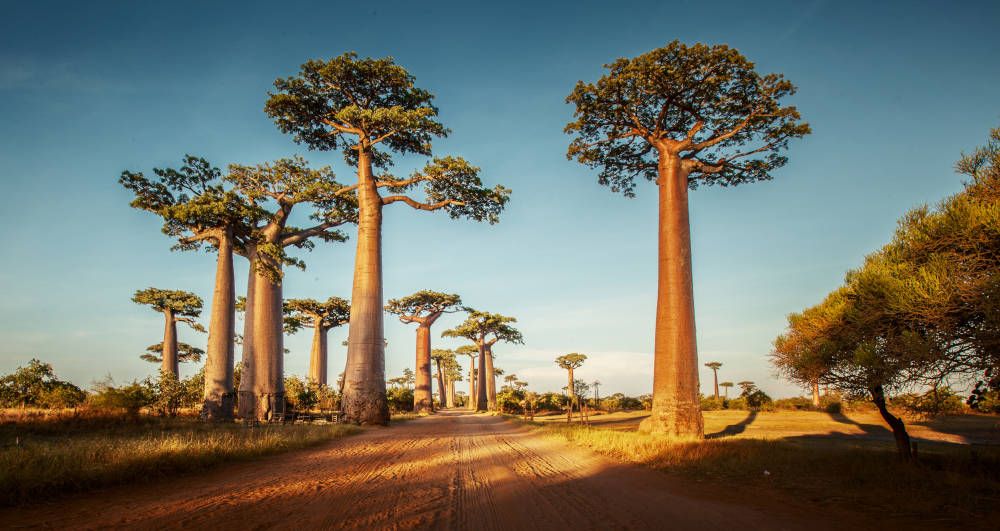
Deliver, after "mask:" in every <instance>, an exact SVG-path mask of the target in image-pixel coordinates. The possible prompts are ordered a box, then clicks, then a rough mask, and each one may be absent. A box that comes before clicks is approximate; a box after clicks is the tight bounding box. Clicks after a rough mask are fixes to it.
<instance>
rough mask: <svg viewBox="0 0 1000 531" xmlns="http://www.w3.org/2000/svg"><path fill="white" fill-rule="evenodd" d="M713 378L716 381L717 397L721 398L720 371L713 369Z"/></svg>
mask: <svg viewBox="0 0 1000 531" xmlns="http://www.w3.org/2000/svg"><path fill="white" fill-rule="evenodd" d="M712 380H714V381H715V398H719V371H718V369H712Z"/></svg>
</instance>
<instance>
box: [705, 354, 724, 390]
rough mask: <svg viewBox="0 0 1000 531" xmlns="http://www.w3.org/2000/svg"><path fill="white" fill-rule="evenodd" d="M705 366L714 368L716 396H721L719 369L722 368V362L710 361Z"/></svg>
mask: <svg viewBox="0 0 1000 531" xmlns="http://www.w3.org/2000/svg"><path fill="white" fill-rule="evenodd" d="M705 366H706V367H708V368H709V369H712V376H713V379H714V381H715V398H719V369H720V368H722V364H721V363H719V362H717V361H710V362H708V363H706V364H705Z"/></svg>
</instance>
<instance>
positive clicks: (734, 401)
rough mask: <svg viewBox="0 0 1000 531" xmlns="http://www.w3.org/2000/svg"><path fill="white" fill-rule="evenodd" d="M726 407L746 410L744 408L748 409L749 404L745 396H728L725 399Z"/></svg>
mask: <svg viewBox="0 0 1000 531" xmlns="http://www.w3.org/2000/svg"><path fill="white" fill-rule="evenodd" d="M726 409H735V410H741V411H746V410H748V409H750V406H748V405H747V399H746V398H743V397H740V398H730V399H729V400H726Z"/></svg>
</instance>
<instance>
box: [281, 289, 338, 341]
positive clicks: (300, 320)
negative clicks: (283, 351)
mask: <svg viewBox="0 0 1000 531" xmlns="http://www.w3.org/2000/svg"><path fill="white" fill-rule="evenodd" d="M283 310H284V313H285V332H288V333H295V332H298V331H299V330H301V329H303V328H314V327H316V326H317V325H318V326H319V327H320V328H321V329H322V330H323V331H324V332H325V331H327V330H329V329H331V328H335V327H337V326H341V325H345V324H347V323H348V321H350V318H351V303H350V302H349V301H348V300H346V299H342V298H340V297H330V298H329V299H327V300H325V301H323V302H320V301H317V300H315V299H287V300H285V302H284V307H283Z"/></svg>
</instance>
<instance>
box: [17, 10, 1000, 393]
mask: <svg viewBox="0 0 1000 531" xmlns="http://www.w3.org/2000/svg"><path fill="white" fill-rule="evenodd" d="M206 4H208V3H202V2H170V3H166V2H164V3H153V2H133V3H124V2H105V3H82V2H73V3H65V4H60V3H55V2H36V3H28V2H20V3H16V4H15V3H10V2H8V3H5V4H4V6H3V8H2V13H3V16H0V116H2V119H0V139H2V141H0V161H2V162H3V164H2V166H0V179H2V183H3V189H4V192H5V193H3V194H2V195H0V249H2V253H3V255H2V257H3V260H2V268H0V290H2V293H3V294H4V297H0V337H2V341H0V373H6V372H9V371H10V370H12V369H14V368H15V367H17V366H19V365H23V364H24V363H26V362H27V360H28V359H30V358H32V357H38V358H41V359H43V360H45V361H48V362H51V363H52V364H53V365H54V366H55V368H56V371H57V373H59V374H60V375H61V376H63V377H66V378H68V379H70V380H73V381H75V382H77V383H78V384H81V385H89V383H90V382H91V381H93V380H95V379H99V378H101V377H103V376H104V375H106V374H111V375H112V376H113V377H114V378H115V379H116V380H118V381H123V380H128V379H131V378H135V377H142V376H145V375H148V374H151V373H152V372H154V371H155V367H154V366H152V365H151V364H148V363H146V362H143V361H141V360H139V359H138V354H139V353H140V352H141V351H142V350H143V349H144V348H145V346H146V345H149V344H151V343H155V342H157V341H159V340H160V337H161V334H162V322H161V321H160V318H159V316H158V315H156V314H155V313H153V312H152V311H150V310H149V309H147V308H145V307H139V306H137V305H135V304H133V303H132V302H131V300H130V299H131V295H132V293H133V292H134V291H135V290H136V289H139V288H144V287H147V286H150V285H155V286H158V287H163V288H174V289H186V290H191V291H194V292H196V293H198V294H200V295H201V296H202V297H204V298H205V299H206V302H207V301H208V300H209V298H210V296H211V288H212V281H213V267H214V260H213V257H212V255H209V254H204V253H171V252H170V251H169V247H170V245H171V242H170V241H169V240H168V239H167V238H166V237H165V236H163V235H162V234H160V232H159V223H158V222H157V220H156V219H154V218H153V217H152V216H151V215H149V214H146V213H143V212H138V211H134V210H132V209H130V208H129V207H128V201H129V196H128V194H127V193H126V192H125V191H124V190H123V189H122V188H121V187H120V186H119V185H118V184H117V177H118V175H119V174H120V173H121V171H122V170H124V169H130V170H144V171H149V169H150V168H152V167H154V166H158V167H162V166H166V165H174V164H176V163H177V161H179V160H180V158H181V157H182V156H183V155H184V154H185V153H192V154H197V155H201V156H204V157H206V158H208V159H209V160H211V161H213V162H215V163H216V164H217V165H220V166H224V165H226V164H228V163H230V162H239V163H257V162H263V161H267V160H271V159H274V158H278V157H284V156H289V155H292V154H296V153H300V154H303V155H305V156H306V157H307V158H308V159H309V160H311V161H313V162H314V163H316V164H330V165H332V166H333V168H334V170H335V171H336V172H337V173H338V175H339V176H340V178H341V179H342V180H345V181H349V180H351V179H352V178H353V175H352V172H351V168H349V167H348V166H346V165H345V164H344V162H343V160H342V159H341V158H340V157H339V155H337V154H334V153H317V152H307V151H306V150H305V149H304V148H302V147H301V146H297V145H295V144H294V143H293V142H292V141H291V139H290V138H289V137H287V136H285V135H283V134H281V133H280V132H279V131H278V130H277V129H276V128H275V127H274V125H273V124H272V123H271V122H270V120H269V119H268V118H267V117H266V116H265V115H264V113H263V105H264V101H265V98H266V92H267V91H268V90H269V89H270V88H271V83H272V82H273V80H274V79H275V78H276V77H279V76H287V75H291V74H293V73H294V72H295V71H297V68H298V65H299V64H301V63H302V62H304V61H305V60H307V59H312V58H328V57H331V56H335V55H339V54H340V53H342V52H344V51H349V50H355V51H357V52H358V53H359V54H361V55H363V56H373V57H381V56H385V55H392V56H394V57H395V58H396V60H397V61H398V62H399V63H400V64H402V65H404V66H405V67H406V68H408V69H409V70H410V72H411V73H413V74H414V75H415V76H416V78H417V83H418V85H420V86H422V87H424V88H426V89H428V90H430V91H431V92H432V93H434V94H435V95H436V96H437V100H436V103H437V105H438V106H439V108H440V109H441V119H442V121H443V122H444V123H445V124H446V125H447V126H448V127H450V128H451V129H452V135H451V136H450V137H449V138H447V139H443V140H440V141H438V142H436V143H435V146H434V148H435V153H436V154H440V155H443V154H455V155H461V156H464V157H466V158H467V159H469V160H470V161H471V162H473V163H474V164H476V165H478V166H481V167H482V168H483V176H484V178H485V179H486V180H487V181H488V182H491V183H496V182H499V183H503V184H505V185H506V186H508V187H509V188H512V189H513V198H512V201H511V203H510V206H509V208H508V209H507V211H506V212H505V214H504V217H503V221H502V222H501V223H500V224H499V225H496V226H492V227H491V226H488V225H479V224H475V223H471V222H462V221H453V220H450V219H448V218H447V216H445V215H441V214H428V213H424V212H417V211H413V210H410V209H408V208H405V207H403V206H402V205H395V206H393V207H389V208H387V209H386V216H385V225H384V236H385V240H384V245H385V249H384V259H385V293H386V296H387V297H396V296H402V295H406V294H409V293H412V292H413V291H416V290H418V289H425V288H426V289H435V290H440V291H449V292H456V293H459V294H461V295H462V297H463V298H464V300H465V302H466V303H467V304H469V305H471V306H474V307H476V308H480V309H485V310H489V311H495V312H500V313H504V314H508V315H513V316H516V317H517V318H518V319H519V324H520V328H521V330H522V331H523V333H524V336H525V340H526V342H525V345H523V346H501V347H498V348H497V349H495V350H496V354H497V362H496V364H497V366H499V367H503V368H504V369H506V370H507V371H508V373H509V372H516V373H517V374H518V375H519V376H521V377H522V379H525V380H527V381H528V382H529V383H531V384H532V386H533V387H535V388H539V389H552V390H555V389H558V388H559V387H561V386H562V385H563V383H562V381H563V379H564V375H563V374H562V373H561V371H560V370H559V369H558V368H557V367H556V366H555V365H554V364H553V362H552V359H553V358H555V357H556V356H557V355H560V354H563V353H566V352H573V351H577V352H584V353H587V354H588V355H589V356H590V360H589V361H588V362H587V364H586V365H584V367H583V368H582V369H581V370H579V371H578V374H579V377H581V378H584V379H587V380H592V379H595V378H596V379H600V380H601V381H602V382H603V383H604V385H603V386H602V393H607V392H615V391H623V392H627V393H630V394H639V393H644V392H648V391H649V390H650V389H651V386H652V377H651V374H650V367H651V354H650V352H651V350H652V325H653V312H654V308H655V280H656V277H655V252H656V240H655V236H656V202H655V200H656V197H655V187H654V186H653V185H652V184H644V185H643V186H640V187H639V189H638V197H637V198H635V199H626V198H623V197H621V196H619V195H615V194H612V193H611V192H610V191H609V190H608V189H606V188H603V187H601V186H599V185H598V184H597V182H596V176H595V173H594V172H593V171H591V170H588V169H587V168H585V167H582V166H580V165H578V164H576V163H573V162H570V161H567V160H566V158H565V152H566V145H567V143H568V138H567V136H566V135H564V134H563V133H562V128H563V126H564V125H565V124H566V122H567V121H569V119H570V117H571V114H572V110H571V108H570V107H569V106H568V105H566V104H565V103H564V98H565V96H566V95H567V94H568V93H569V91H570V90H571V88H572V86H573V84H574V83H575V82H576V81H577V80H579V79H584V80H594V79H596V78H597V77H598V76H600V75H601V73H602V70H601V65H602V64H604V63H607V62H609V61H611V60H613V59H615V58H617V57H621V56H632V55H637V54H640V53H643V52H646V51H648V50H650V49H653V48H656V47H659V46H662V45H664V44H666V43H667V42H669V41H671V40H673V39H680V40H682V41H685V42H689V43H691V42H705V43H713V44H714V43H726V44H729V45H731V46H734V47H736V48H738V49H739V50H740V51H742V52H743V53H744V54H745V55H746V56H747V57H749V58H750V59H751V60H753V61H755V62H756V63H757V65H758V68H759V69H760V70H761V71H764V72H772V71H773V72H781V73H783V74H785V75H786V76H787V77H788V78H789V79H790V80H792V82H794V83H795V84H796V85H797V86H798V87H799V93H798V94H797V95H796V96H795V97H794V103H795V104H796V105H798V107H799V108H800V110H801V112H802V114H803V116H804V118H805V119H806V120H808V121H809V122H810V124H811V125H812V126H813V130H814V134H813V135H811V136H809V137H807V138H806V139H805V140H803V141H799V142H796V143H794V144H793V145H792V146H791V149H790V150H789V153H788V155H789V157H790V163H789V164H788V165H787V166H786V167H785V168H783V169H781V170H780V171H778V172H777V173H776V174H775V179H774V181H772V182H766V183H758V184H752V185H746V186H741V187H738V188H730V189H712V188H701V189H699V190H697V191H696V192H694V193H693V194H692V196H691V222H692V233H693V245H694V249H693V253H694V266H695V272H694V276H695V298H696V303H695V307H696V312H697V326H698V344H699V350H700V359H701V361H702V362H703V363H704V362H706V361H710V360H715V361H720V362H722V363H723V368H722V370H721V371H720V378H722V379H726V380H733V381H739V380H753V381H756V382H758V384H760V385H761V387H763V388H764V389H765V390H766V391H768V392H771V393H773V394H777V395H781V396H786V395H792V394H795V393H797V392H798V391H797V390H796V389H795V388H794V387H793V386H791V385H789V384H787V383H783V382H781V381H779V380H777V379H775V378H774V376H773V375H772V372H773V371H772V369H771V368H770V366H769V365H768V363H767V353H768V351H769V349H770V344H771V341H772V340H773V339H774V337H775V336H776V334H778V333H780V332H781V331H782V329H783V327H784V323H785V316H786V314H788V313H789V312H793V311H798V310H801V309H802V308H804V307H806V306H808V305H811V304H814V303H815V302H817V301H819V300H820V299H821V298H822V296H823V295H825V294H826V293H827V292H828V291H830V290H831V289H833V288H835V287H836V286H837V285H838V284H839V283H840V282H841V280H842V278H843V274H844V272H845V271H846V270H847V269H849V268H852V267H855V266H857V265H858V264H860V262H861V260H862V259H863V257H864V255H865V254H867V253H869V252H871V251H873V250H874V249H876V248H877V247H878V246H880V245H881V244H882V243H884V242H885V241H886V240H887V239H888V238H889V236H890V234H891V232H892V230H893V227H894V225H895V221H896V219H898V217H899V216H900V215H901V214H903V213H904V212H905V211H906V210H908V209H909V208H912V207H913V206H916V205H919V204H922V203H933V202H936V201H937V200H939V199H941V198H943V197H944V196H946V195H948V194H951V193H954V192H956V191H958V190H959V189H960V187H961V179H960V178H959V177H958V176H956V175H955V174H954V173H953V172H952V169H951V166H952V164H953V162H954V160H955V159H956V158H958V156H959V155H960V153H961V152H962V151H963V150H969V149H971V148H973V147H975V146H976V145H978V144H979V143H981V142H982V141H983V140H984V139H985V138H986V134H987V132H988V130H989V129H990V128H991V127H995V126H997V125H1000V100H998V99H997V97H996V90H997V89H996V87H997V86H1000V63H998V62H997V61H996V57H998V56H1000V37H998V34H997V33H996V31H995V29H996V23H997V21H998V20H1000V6H998V5H997V4H996V3H995V2H962V3H959V4H956V5H954V6H949V5H947V4H944V3H939V2H938V3H932V2H880V3H876V4H871V3H858V4H851V3H845V2H823V1H814V2H774V3H770V4H769V5H768V6H767V7H761V6H759V5H753V6H751V5H750V4H749V3H744V2H733V3H725V2H713V3H704V2H669V3H668V2H580V1H576V2H547V3H541V2H531V3H529V2H524V3H514V2H494V3H492V4H491V5H488V6H486V5H484V6H474V5H472V4H471V3H467V2H455V3H445V2H419V3H418V2H379V3H377V5H376V4H372V6H371V7H364V6H363V4H362V5H361V6H362V7H358V6H359V4H357V3H339V2H322V3H319V2H317V3H315V4H309V3H300V2H283V3H281V4H278V3H275V2H266V3H264V2H262V3H257V4H253V3H250V2H241V3H238V4H237V3H232V4H228V5H227V4H224V3H221V2H219V3H211V5H206ZM423 163H424V160H422V159H419V158H403V159H399V161H398V163H397V171H399V172H400V173H406V172H408V171H409V169H411V168H413V167H417V166H421V165H422V164H423ZM353 251H354V242H353V241H351V242H349V243H348V244H341V245H333V244H331V245H323V246H320V247H318V248H317V249H316V250H315V251H313V252H312V253H309V254H305V255H303V256H302V257H303V258H304V259H305V260H306V262H307V264H308V269H307V270H306V271H305V272H299V271H291V272H289V273H288V274H287V277H286V283H285V285H286V296H288V297H314V298H325V297H327V296H330V295H339V296H343V297H349V295H350V283H351V271H352V264H353ZM245 275H246V264H245V263H243V262H237V279H238V288H239V289H242V287H243V286H244V285H245ZM386 319H387V320H386V323H387V324H386V335H387V339H388V341H389V349H388V353H387V366H388V372H389V374H390V375H396V374H398V373H399V372H400V371H402V369H403V368H404V367H411V368H412V366H413V359H412V358H413V344H414V330H413V327H412V326H407V325H403V324H401V323H398V322H396V321H393V320H392V319H391V316H387V318H386ZM459 319H460V318H459V317H458V316H448V317H445V318H442V320H441V321H439V323H438V324H437V325H436V328H437V330H438V331H440V330H444V329H445V328H446V327H448V326H450V325H452V324H454V323H456V322H458V321H459ZM345 335H346V330H334V331H332V332H331V338H330V344H331V345H332V346H333V348H332V349H331V350H332V352H331V362H330V363H331V378H333V377H335V376H336V373H337V372H339V371H340V370H341V367H342V366H343V363H344V352H343V348H342V347H340V342H341V341H342V340H343V338H344V337H345ZM181 339H182V340H184V341H188V342H191V343H194V344H198V345H202V346H203V345H204V342H205V336H204V335H198V334H195V333H193V332H188V331H182V333H181ZM436 342H437V344H438V345H457V343H455V342H454V341H451V340H448V341H445V340H436ZM286 344H287V346H288V348H290V349H291V353H290V354H288V356H287V358H286V369H287V371H288V372H291V373H297V374H300V375H301V374H304V372H305V369H306V366H307V364H308V348H309V337H308V334H307V333H305V332H303V333H301V334H300V335H298V336H292V337H289V338H288V339H287V340H286ZM193 370H194V368H193V367H186V368H184V369H183V371H184V372H185V374H187V373H190V372H192V371H193ZM710 382H711V373H710V371H708V369H704V370H703V371H702V387H703V389H705V390H708V389H709V386H710Z"/></svg>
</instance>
